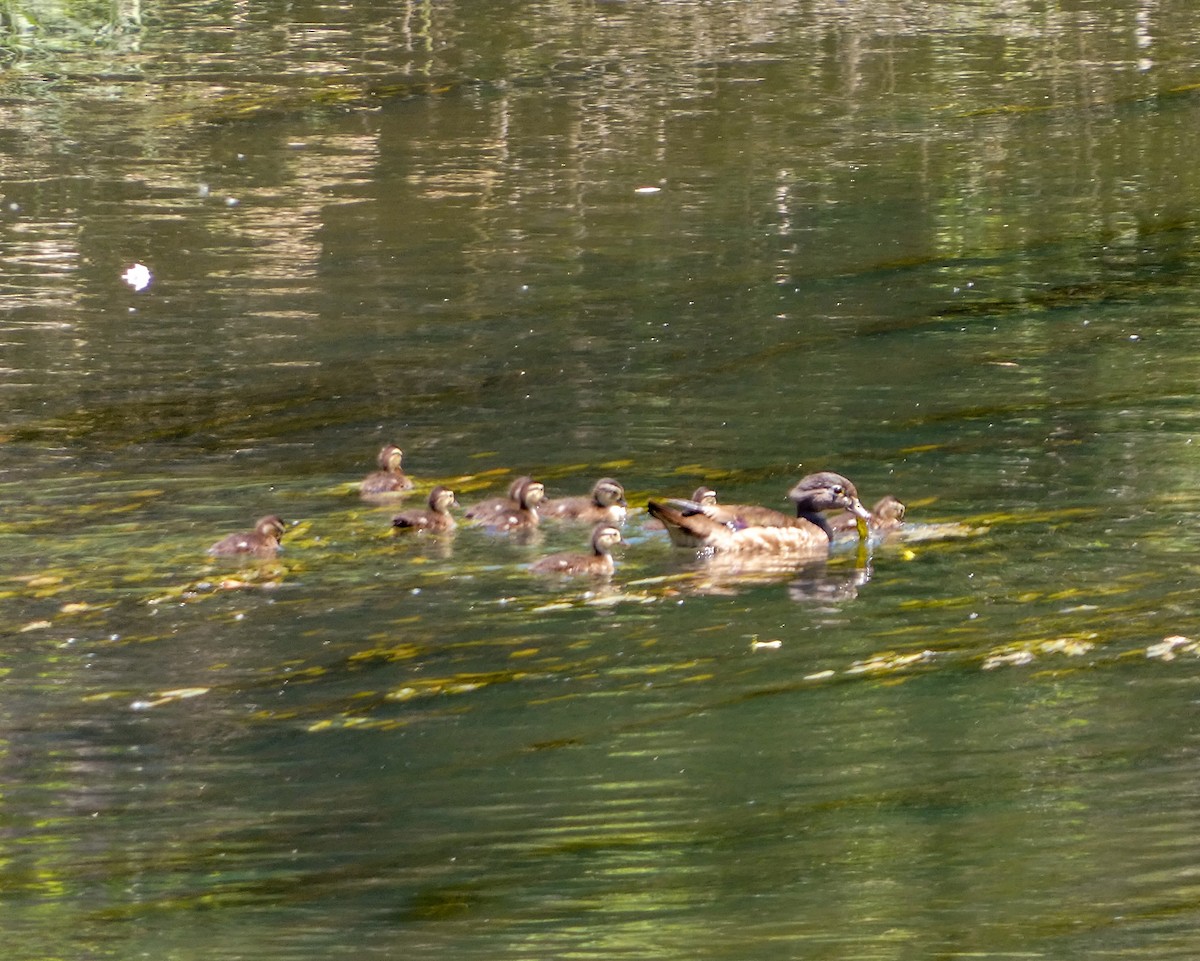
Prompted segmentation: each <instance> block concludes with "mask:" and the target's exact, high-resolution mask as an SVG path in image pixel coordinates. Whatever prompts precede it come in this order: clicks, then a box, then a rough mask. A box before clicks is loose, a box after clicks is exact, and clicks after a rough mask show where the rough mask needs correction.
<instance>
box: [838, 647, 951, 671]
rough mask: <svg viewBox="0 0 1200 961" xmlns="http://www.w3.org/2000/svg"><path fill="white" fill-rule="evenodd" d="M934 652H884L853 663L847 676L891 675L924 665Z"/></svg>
mask: <svg viewBox="0 0 1200 961" xmlns="http://www.w3.org/2000/svg"><path fill="white" fill-rule="evenodd" d="M935 653H936V652H934V651H929V650H925V651H913V652H911V653H909V654H897V653H896V652H895V651H884V652H883V653H881V654H876V655H875V656H874V657H871V658H868V659H867V660H865V661H855V662H854V663H853V664H851V665H850V666H849V667H848V668H846V673H847V674H891V673H894V672H896V671H902V670H904V669H906V668H909V667H912V666H913V665H914V664H924V663H926V662H928V661H931V660H933V658H934V656H935Z"/></svg>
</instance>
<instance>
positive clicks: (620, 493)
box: [538, 477, 626, 524]
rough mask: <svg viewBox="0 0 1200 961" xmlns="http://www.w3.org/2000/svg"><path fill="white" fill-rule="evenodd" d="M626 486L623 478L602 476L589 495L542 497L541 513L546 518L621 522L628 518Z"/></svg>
mask: <svg viewBox="0 0 1200 961" xmlns="http://www.w3.org/2000/svg"><path fill="white" fill-rule="evenodd" d="M625 506H626V505H625V488H624V487H622V486H621V483H620V481H616V480H613V478H611V477H601V478H600V479H599V480H598V481H596V483H595V484H594V485H592V493H591V494H589V495H588V496H586V497H556V498H554V499H552V500H548V501H542V503H541V504H539V505H538V514H539V516H541V517H542V518H543V519H547V518H554V519H555V520H563V521H588V522H590V523H593V524H595V523H600V522H604V523H608V524H620V523H622V522H623V521H624V520H625Z"/></svg>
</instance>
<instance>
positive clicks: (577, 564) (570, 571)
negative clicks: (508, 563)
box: [529, 522, 621, 577]
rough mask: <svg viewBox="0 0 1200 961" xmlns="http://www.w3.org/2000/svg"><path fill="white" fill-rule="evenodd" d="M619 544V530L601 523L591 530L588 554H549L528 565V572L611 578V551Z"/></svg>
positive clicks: (612, 565)
mask: <svg viewBox="0 0 1200 961" xmlns="http://www.w3.org/2000/svg"><path fill="white" fill-rule="evenodd" d="M620 543H621V532H620V530H618V529H617V528H616V527H614V526H613V525H612V524H607V523H604V522H601V523H599V524H597V525H596V526H595V527H594V528H593V529H592V537H591V545H592V552H591V553H590V554H581V553H576V552H573V551H564V552H563V553H561V554H551V555H550V556H549V557H543V558H542V559H541V560H540V561H535V562H534V563H533V564H531V565H529V570H530V571H531V572H532V573H534V574H558V575H560V576H563V577H577V576H580V575H590V576H592V577H611V576H612V572H613V570H615V568H616V565H615V564H614V563H613V556H612V549H613V547H615V546H616V545H617V544H620Z"/></svg>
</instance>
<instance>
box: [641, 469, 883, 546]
mask: <svg viewBox="0 0 1200 961" xmlns="http://www.w3.org/2000/svg"><path fill="white" fill-rule="evenodd" d="M788 497H789V498H790V499H791V500H792V501H793V502H794V503H795V505H796V517H795V518H790V517H787V515H782V516H784V517H786V518H787V520H788V522H789V524H788V526H753V525H748V524H744V523H739V521H738V520H737V519H735V520H734V521H732V522H722V521H720V520H717V519H715V518H714V517H712V516H710V513H709V512H710V511H713V510H714V508H712V507H706V506H704V505H702V504H698V503H690V502H687V501H682V502H681V501H675V502H666V503H659V502H657V501H650V503H649V504H648V505H647V509H648V510H649V511H650V514H651V516H652V517H657V518H658V519H659V520H661V521H662V522H663V524H664V525H665V526H666V528H667V533H668V534H669V535H670V537H671V540H672V542H673V543H675V544H677V545H680V546H684V547H700V548H703V549H704V550H706V551H709V552H713V553H730V554H733V553H742V554H760V555H762V554H776V555H793V556H796V555H813V554H821V553H824V552H825V551H827V550H828V549H829V541H830V539H831V537H832V531H831V530H830V528H829V524H828V522H827V521H826V520H825V518H824V517H823V516H822V513H821V512H822V511H830V510H839V509H841V510H849V511H851V512H852V513H853V514H855V515H856V516H857V517H861V518H863V519H864V520H865V519H866V518H867V517H869V516H870V514H869V513H868V511H867V509H866V508H865V507H863V506H862V503H861V502H860V501H859V499H858V491H857V490H855V488H854V485H853V484H852V483H850V481H849V480H847V479H846V478H845V477H843V476H842V475H841V474H835V473H833V472H832V471H822V472H820V473H817V474H810V475H808V476H807V477H804V478H802V479H801V480H800V481H799V483H797V484H796V486H795V487H793V488H792V489H791V490H790V491H789V492H788Z"/></svg>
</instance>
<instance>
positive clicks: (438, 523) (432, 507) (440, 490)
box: [392, 485, 458, 532]
mask: <svg viewBox="0 0 1200 961" xmlns="http://www.w3.org/2000/svg"><path fill="white" fill-rule="evenodd" d="M457 506H458V499H457V498H456V497H455V496H454V491H452V490H450V488H449V487H442V486H441V485H439V486H437V487H435V488H434V489H433V490H431V491H430V492H429V507H427V508H420V507H414V508H413V509H412V510H407V511H401V512H400V513H399V514H397V515H396V516H395V517H393V518H392V526H393V527H395V528H399V529H400V530H418V531H438V532H441V531H452V530H454V528H455V526H456V525H455V523H454V515H453V514H451V513H450V508H451V507H457Z"/></svg>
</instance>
